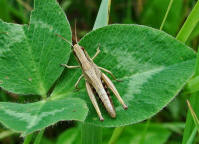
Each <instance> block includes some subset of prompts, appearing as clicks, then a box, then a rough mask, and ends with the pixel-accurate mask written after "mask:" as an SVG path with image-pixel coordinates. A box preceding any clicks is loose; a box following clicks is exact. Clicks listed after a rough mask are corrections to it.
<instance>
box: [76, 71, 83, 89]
mask: <svg viewBox="0 0 199 144" xmlns="http://www.w3.org/2000/svg"><path fill="white" fill-rule="evenodd" d="M83 76H84V75H83V74H82V75H81V76H80V77H79V78H78V80H77V82H76V83H75V89H77V90H79V88H78V84H79V82H80V80H81V79H82V78H83Z"/></svg>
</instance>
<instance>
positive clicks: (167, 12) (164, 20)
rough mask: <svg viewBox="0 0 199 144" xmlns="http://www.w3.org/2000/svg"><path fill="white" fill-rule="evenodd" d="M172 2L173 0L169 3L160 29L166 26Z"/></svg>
mask: <svg viewBox="0 0 199 144" xmlns="http://www.w3.org/2000/svg"><path fill="white" fill-rule="evenodd" d="M172 4H173V0H170V2H169V5H168V8H167V11H166V14H165V15H164V19H163V21H162V23H161V26H160V30H162V29H163V26H164V24H165V22H166V19H167V16H168V14H169V11H170V9H171V6H172Z"/></svg>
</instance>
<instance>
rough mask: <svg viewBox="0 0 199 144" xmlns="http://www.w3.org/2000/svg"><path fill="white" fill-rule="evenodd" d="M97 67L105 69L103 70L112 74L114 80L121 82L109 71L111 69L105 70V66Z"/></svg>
mask: <svg viewBox="0 0 199 144" xmlns="http://www.w3.org/2000/svg"><path fill="white" fill-rule="evenodd" d="M98 68H99V69H101V70H103V71H105V72H107V73H109V74H110V75H111V76H112V78H113V79H114V80H116V81H118V82H121V80H118V79H117V78H116V77H115V76H114V75H113V73H112V72H111V71H109V70H107V69H105V68H103V67H98Z"/></svg>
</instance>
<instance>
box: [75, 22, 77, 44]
mask: <svg viewBox="0 0 199 144" xmlns="http://www.w3.org/2000/svg"><path fill="white" fill-rule="evenodd" d="M75 41H76V43H77V31H76V20H75Z"/></svg>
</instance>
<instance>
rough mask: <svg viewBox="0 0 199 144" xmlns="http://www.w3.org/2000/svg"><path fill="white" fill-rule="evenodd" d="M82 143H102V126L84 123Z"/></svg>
mask: <svg viewBox="0 0 199 144" xmlns="http://www.w3.org/2000/svg"><path fill="white" fill-rule="evenodd" d="M81 133H82V137H81V138H82V144H101V143H102V127H98V126H95V125H91V124H87V123H82V128H81Z"/></svg>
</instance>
